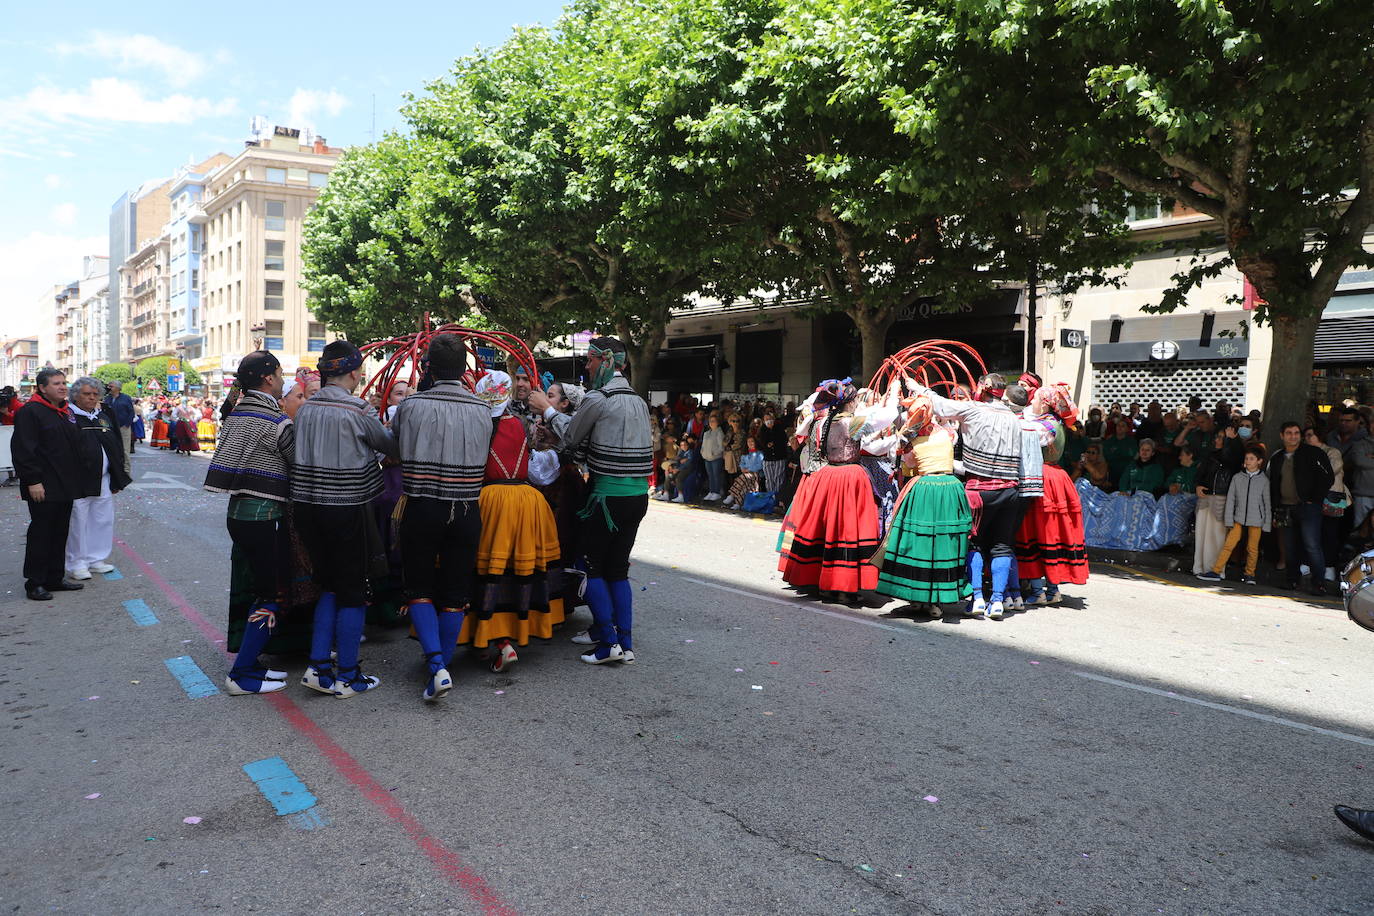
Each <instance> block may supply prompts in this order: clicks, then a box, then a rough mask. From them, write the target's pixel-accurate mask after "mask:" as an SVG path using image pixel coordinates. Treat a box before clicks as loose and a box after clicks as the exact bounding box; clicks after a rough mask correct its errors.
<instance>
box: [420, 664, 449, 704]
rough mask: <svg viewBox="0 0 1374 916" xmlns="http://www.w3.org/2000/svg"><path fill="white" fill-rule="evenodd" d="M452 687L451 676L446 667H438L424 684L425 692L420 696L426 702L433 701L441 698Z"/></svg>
mask: <svg viewBox="0 0 1374 916" xmlns="http://www.w3.org/2000/svg"><path fill="white" fill-rule="evenodd" d="M452 689H453V677H452V675H450V674H449V673H448V669H447V668H440V669H439V670H438V671H436V672H434V675H433V676H432V677H430V679H429V683H428V684H426V685H425V692H424V693H423V694H421V697H422V698H423V699H424V701H425V702H426V703H433V702H435V701H436V700H439V699H440V698H442V697H443V696H444V695H445V694H446V693H448V692H449V691H450V690H452Z"/></svg>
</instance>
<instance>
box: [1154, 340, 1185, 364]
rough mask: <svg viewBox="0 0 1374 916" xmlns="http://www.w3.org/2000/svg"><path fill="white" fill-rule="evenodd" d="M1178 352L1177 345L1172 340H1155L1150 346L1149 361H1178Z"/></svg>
mask: <svg viewBox="0 0 1374 916" xmlns="http://www.w3.org/2000/svg"><path fill="white" fill-rule="evenodd" d="M1178 352H1179V348H1178V344H1177V343H1175V342H1174V341H1172V340H1157V341H1155V342H1154V343H1152V344H1150V359H1152V360H1153V361H1155V362H1157V363H1165V362H1169V361H1170V360H1175V359H1178Z"/></svg>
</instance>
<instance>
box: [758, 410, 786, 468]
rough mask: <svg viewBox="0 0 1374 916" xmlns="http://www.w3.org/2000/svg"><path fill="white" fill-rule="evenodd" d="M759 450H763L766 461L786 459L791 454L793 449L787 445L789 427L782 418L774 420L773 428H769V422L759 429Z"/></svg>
mask: <svg viewBox="0 0 1374 916" xmlns="http://www.w3.org/2000/svg"><path fill="white" fill-rule="evenodd" d="M758 438H759V443H758V445H759V451H761V452H763V460H764V461H786V460H787V458H788V457H790V455H791V450H790V449H789V448H788V447H787V445H788V443H787V427H786V426H785V425H784V424H783V422H782V421H781V420H774V421H773V428H772V429H769V428H768V424H766V423H765V424H764V425H763V426H762V427H761V428H760V429H759V435H758Z"/></svg>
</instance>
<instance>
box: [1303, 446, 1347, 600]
mask: <svg viewBox="0 0 1374 916" xmlns="http://www.w3.org/2000/svg"><path fill="white" fill-rule="evenodd" d="M1302 441H1303V442H1306V443H1307V444H1308V445H1312V446H1316V447H1317V448H1319V449H1321V450H1322V451H1323V452H1326V459H1327V460H1328V461H1330V462H1331V473H1332V474H1333V475H1335V476H1334V479H1333V480H1332V482H1331V492H1329V493H1327V494H1326V499H1324V500H1323V501H1322V553H1323V554H1324V555H1325V556H1326V562H1327V563H1329V564H1332V565H1329V566H1327V567H1326V569H1325V578H1326V579H1328V580H1334V579H1335V578H1336V570H1335V568H1334V563H1335V560H1336V557H1337V556H1339V555H1340V551H1341V523H1342V521H1343V520H1344V517H1345V514H1346V513H1347V512H1351V511H1353V510H1352V508H1351V498H1350V490H1349V488H1348V487H1346V483H1345V461H1344V460H1343V459H1342V458H1341V450H1340V449H1338V448H1336V447H1335V446H1334V445H1327V444H1325V443H1323V442H1322V440H1321V436H1319V435H1317V429H1316V427H1314V426H1307V427H1305V428H1304V429H1303V431H1302ZM1352 451H1353V449H1352ZM1312 574H1313V575H1314V576H1315V575H1316V574H1317V571H1316V570H1313V571H1312Z"/></svg>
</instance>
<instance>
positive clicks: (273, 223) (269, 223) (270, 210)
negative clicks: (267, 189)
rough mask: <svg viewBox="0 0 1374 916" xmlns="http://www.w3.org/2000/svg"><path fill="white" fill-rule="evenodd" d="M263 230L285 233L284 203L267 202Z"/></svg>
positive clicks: (278, 201)
mask: <svg viewBox="0 0 1374 916" xmlns="http://www.w3.org/2000/svg"><path fill="white" fill-rule="evenodd" d="M263 228H264V229H266V230H267V231H268V232H285V231H286V201H284V200H269V201H268V202H267V219H266V220H265V221H264V223H263Z"/></svg>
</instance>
